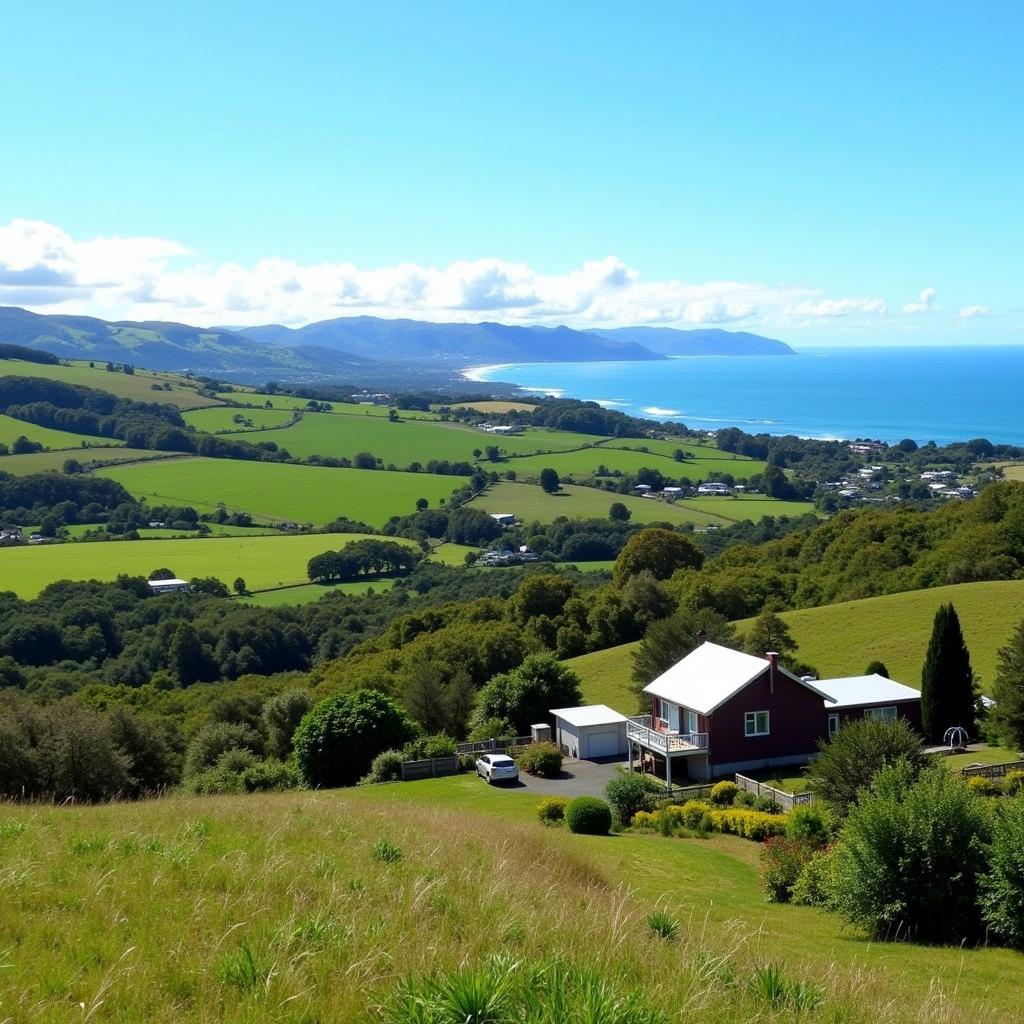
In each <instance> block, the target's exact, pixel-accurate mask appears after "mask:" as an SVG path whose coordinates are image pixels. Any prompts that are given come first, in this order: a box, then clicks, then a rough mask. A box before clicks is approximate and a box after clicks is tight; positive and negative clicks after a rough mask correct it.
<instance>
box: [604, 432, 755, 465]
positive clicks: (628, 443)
mask: <svg viewBox="0 0 1024 1024" xmlns="http://www.w3.org/2000/svg"><path fill="white" fill-rule="evenodd" d="M608 447H609V448H631V449H632V450H633V451H637V450H639V449H640V448H646V449H647V450H648V451H649V452H650V453H651V454H652V455H663V456H664V457H665V458H667V459H671V458H672V456H673V455H674V454H675V452H676V451H677V450H681V451H684V452H686V453H687V454H689V455H692V456H693V458H694V460H697V459H714V460H716V461H721V460H723V459H724V460H725V461H727V462H731V461H734V460H735V461H738V462H752V461H754V460H752V459H748V458H747V457H746V456H745V455H736V454H734V453H733V452H721V451H719V450H718V447H717V446H716V445H715V444H713V443H711V442H709V443H707V444H698V443H697V442H696V441H687V440H685V439H683V438H679V439H678V440H677V439H676V438H674V437H673V438H650V437H617V438H615V439H614V440H612V441H610V442H609V443H608ZM685 461H688V460H684V462H685ZM759 465H764V464H763V463H759Z"/></svg>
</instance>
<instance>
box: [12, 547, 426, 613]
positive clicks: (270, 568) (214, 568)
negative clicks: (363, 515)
mask: <svg viewBox="0 0 1024 1024" xmlns="http://www.w3.org/2000/svg"><path fill="white" fill-rule="evenodd" d="M362 537H363V535H362V534H357V533H334V534H323V533H320V534H304V535H301V536H298V537H287V536H281V535H278V536H273V537H271V536H256V537H208V538H202V539H188V540H173V539H172V540H145V541H133V542H126V541H121V542H106V543H85V544H43V545H39V546H38V547H10V548H0V580H2V581H3V588H4V589H5V590H13V591H14V592H15V593H16V594H18V595H19V596H20V597H24V598H31V597H34V596H35V595H36V594H38V593H39V591H40V590H42V589H43V587H45V586H46V585H47V584H49V583H54V582H55V581H57V580H89V579H97V580H113V579H116V578H117V576H119V575H120V574H121V573H127V574H128V575H129V576H148V575H149V574H150V573H151V572H152V571H153V570H154V569H160V568H167V569H170V570H171V571H172V572H173V573H174V574H175V575H177V576H180V577H181V578H182V579H191V578H192V577H193V576H216V577H217V578H218V579H220V580H222V581H223V582H224V583H226V584H227V585H228V586H229V587H230V586H231V583H232V581H233V580H234V579H235V578H236V577H238V576H241V577H242V578H243V579H244V580H245V581H246V583H247V584H248V586H249V589H250V590H263V589H269V588H272V587H282V586H287V585H288V584H291V583H305V582H306V580H307V579H308V577H307V576H306V563H307V562H308V561H309V559H310V558H312V557H313V555H318V554H320V553H321V552H322V551H332V550H335V551H336V550H337V549H339V548H342V547H344V546H345V545H346V544H349V543H351V542H353V541H356V540H360V539H362ZM401 543H407V544H409V545H410V546H411V547H412V546H414V545H413V542H412V541H402V542H401ZM322 593H326V590H323V591H322Z"/></svg>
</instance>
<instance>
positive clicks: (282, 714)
mask: <svg viewBox="0 0 1024 1024" xmlns="http://www.w3.org/2000/svg"><path fill="white" fill-rule="evenodd" d="M236 582H237V580H236ZM312 706H313V698H312V697H311V696H310V694H309V691H308V690H286V691H285V692H284V693H279V694H277V695H276V696H274V697H271V698H270V699H269V700H268V701H267V702H266V703H265V704H264V705H263V712H262V718H263V727H264V728H265V729H266V732H267V753H269V754H273V755H274V757H279V758H281V759H282V760H283V759H284V758H286V757H288V755H289V754H290V753H291V752H292V737H293V736H294V735H295V730H296V729H298V727H299V722H301V721H302V719H303V717H304V716H305V714H306V712H307V711H309V709H310V708H311V707H312Z"/></svg>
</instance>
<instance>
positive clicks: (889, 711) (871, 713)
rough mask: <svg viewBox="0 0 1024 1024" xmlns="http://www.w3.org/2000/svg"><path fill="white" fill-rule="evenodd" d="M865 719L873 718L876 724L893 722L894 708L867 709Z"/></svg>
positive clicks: (894, 718) (894, 717)
mask: <svg viewBox="0 0 1024 1024" xmlns="http://www.w3.org/2000/svg"><path fill="white" fill-rule="evenodd" d="M864 717H865V718H873V719H874V720H875V721H876V722H895V721H896V706H895V705H892V706H891V707H887V708H868V709H867V711H866V712H865V714H864Z"/></svg>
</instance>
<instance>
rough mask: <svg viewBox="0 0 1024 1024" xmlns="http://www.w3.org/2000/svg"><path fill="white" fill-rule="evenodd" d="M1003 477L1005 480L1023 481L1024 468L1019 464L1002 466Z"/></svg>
mask: <svg viewBox="0 0 1024 1024" xmlns="http://www.w3.org/2000/svg"><path fill="white" fill-rule="evenodd" d="M1003 476H1004V477H1005V478H1006V479H1007V480H1024V466H1021V465H1019V464H1015V465H1010V466H1003Z"/></svg>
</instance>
